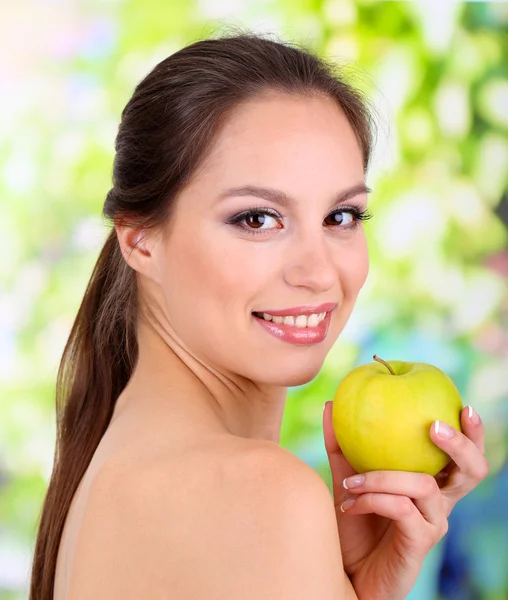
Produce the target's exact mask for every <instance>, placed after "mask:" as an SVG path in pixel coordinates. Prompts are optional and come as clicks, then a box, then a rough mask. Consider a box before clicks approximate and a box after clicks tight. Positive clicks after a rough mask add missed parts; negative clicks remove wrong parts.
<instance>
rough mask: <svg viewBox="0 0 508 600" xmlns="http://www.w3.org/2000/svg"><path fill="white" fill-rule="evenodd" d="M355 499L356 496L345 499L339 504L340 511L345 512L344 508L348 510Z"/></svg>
mask: <svg viewBox="0 0 508 600" xmlns="http://www.w3.org/2000/svg"><path fill="white" fill-rule="evenodd" d="M355 501H356V498H349V499H348V500H346V501H345V502H343V503H342V504H341V505H340V510H341V511H342V512H346V510H349V509H350V508H351V507H352V506H353V504H354V503H355Z"/></svg>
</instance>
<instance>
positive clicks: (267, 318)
mask: <svg viewBox="0 0 508 600" xmlns="http://www.w3.org/2000/svg"><path fill="white" fill-rule="evenodd" d="M336 307H337V303H336V302H328V303H326V304H321V305H319V306H312V307H311V306H307V307H306V306H296V307H293V308H285V309H282V310H268V311H266V312H265V311H260V312H253V313H252V315H253V317H254V319H255V320H256V321H257V322H258V323H259V324H260V325H261V326H262V327H263V328H264V330H265V331H267V332H268V333H269V334H271V335H273V336H274V337H276V338H278V339H279V340H281V341H283V342H288V343H289V344H297V345H307V344H318V343H320V342H322V341H323V340H324V339H325V338H326V334H327V333H328V327H329V325H330V320H331V314H332V312H333V310H334V309H335V308H336Z"/></svg>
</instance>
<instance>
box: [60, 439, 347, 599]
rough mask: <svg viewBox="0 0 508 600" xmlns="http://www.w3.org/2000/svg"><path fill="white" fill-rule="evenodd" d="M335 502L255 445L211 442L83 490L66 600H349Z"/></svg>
mask: <svg viewBox="0 0 508 600" xmlns="http://www.w3.org/2000/svg"><path fill="white" fill-rule="evenodd" d="M345 593H346V592H345V576H344V572H343V567H342V559H341V553H340V544H339V539H338V534H337V526H336V521H335V514H334V507H333V500H332V497H331V495H330V493H329V491H328V488H327V487H326V484H325V483H324V481H323V480H322V479H321V477H319V475H318V474H317V473H316V472H315V471H314V470H313V469H311V468H310V467H309V466H308V465H306V464H305V463H304V462H303V461H301V460H300V459H299V458H298V457H296V456H295V455H294V454H292V453H291V452H289V451H287V450H285V449H284V448H281V447H280V446H278V445H277V444H275V443H272V442H265V441H262V440H241V439H237V438H235V439H231V440H220V441H217V440H215V441H214V442H213V443H212V442H211V443H210V444H204V445H202V446H201V447H200V448H199V449H196V450H194V451H193V452H190V453H188V454H187V455H184V456H180V458H179V461H178V462H177V463H176V462H175V461H174V458H171V459H170V458H168V461H167V464H166V465H164V461H163V460H158V461H156V463H155V464H153V465H150V466H147V468H145V469H140V468H139V466H137V467H136V468H134V469H130V468H129V464H128V463H127V462H125V461H118V460H117V461H114V460H113V461H110V462H109V463H107V464H105V466H104V467H103V468H102V469H100V470H99V471H98V473H97V474H96V476H95V477H94V480H93V481H92V483H91V486H90V490H89V495H88V500H87V507H86V510H85V515H84V520H83V523H82V527H81V534H80V536H79V539H78V540H77V545H76V554H75V562H74V568H73V571H72V574H71V581H70V594H69V595H68V598H69V600H78V599H81V598H85V597H94V598H96V599H97V600H101V599H102V598H110V597H117V596H118V597H122V598H125V599H126V600H128V599H129V598H138V597H147V596H148V597H150V596H151V595H153V596H156V595H157V596H159V597H165V594H167V596H168V597H169V596H171V597H172V598H185V599H186V600H192V599H193V598H196V599H198V598H202V597H206V598H211V599H212V598H217V599H218V598H221V600H228V599H229V598H231V599H233V598H238V597H242V598H244V599H245V600H250V599H251V598H252V600H254V598H256V599H258V598H278V599H279V600H285V599H286V598H288V599H289V598H291V599H292V600H296V599H299V598H301V599H302V600H303V599H304V598H305V599H307V598H310V597H319V598H322V599H324V600H325V599H326V600H327V599H330V600H332V599H333V600H339V599H342V598H346V596H345Z"/></svg>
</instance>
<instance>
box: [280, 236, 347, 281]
mask: <svg viewBox="0 0 508 600" xmlns="http://www.w3.org/2000/svg"><path fill="white" fill-rule="evenodd" d="M289 252H290V257H289V260H288V262H287V265H286V268H285V270H284V279H285V281H286V283H288V284H289V285H291V286H293V287H306V288H309V289H310V290H312V291H313V292H326V291H328V290H329V289H331V288H333V286H334V285H336V284H337V281H338V279H339V273H338V269H337V267H336V265H335V262H334V260H333V255H332V252H331V249H330V247H329V246H328V245H327V243H326V241H325V240H324V239H322V238H321V239H316V237H314V238H313V239H310V240H308V241H306V242H305V241H302V240H299V241H298V242H297V243H296V244H295V246H293V247H292V249H291V250H290V251H289Z"/></svg>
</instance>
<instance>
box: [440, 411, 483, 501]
mask: <svg viewBox="0 0 508 600" xmlns="http://www.w3.org/2000/svg"><path fill="white" fill-rule="evenodd" d="M430 437H431V439H432V441H433V442H434V443H435V444H436V445H437V446H439V448H441V450H443V451H444V452H446V453H447V454H448V456H450V458H451V459H452V460H453V461H454V462H455V464H456V466H457V468H456V469H454V470H452V472H451V475H450V478H449V480H448V482H447V484H446V485H445V486H444V487H443V488H442V489H441V491H442V492H443V493H445V492H446V495H447V497H448V498H449V499H451V500H452V501H453V502H454V503H455V502H457V501H458V500H460V498H463V497H464V496H465V495H466V494H468V493H469V492H470V491H471V490H472V489H473V488H475V487H476V486H477V485H478V484H479V483H480V481H482V480H483V479H485V477H486V476H487V474H488V472H489V464H488V462H487V459H486V458H485V456H484V455H483V454H482V452H481V450H480V448H478V446H477V445H476V444H475V443H474V442H473V441H472V440H471V439H469V438H468V437H467V436H466V435H464V434H463V433H462V432H460V431H458V430H457V429H455V428H453V427H451V426H450V425H448V424H447V423H443V422H442V421H435V422H434V423H433V425H432V427H431V430H430Z"/></svg>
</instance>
